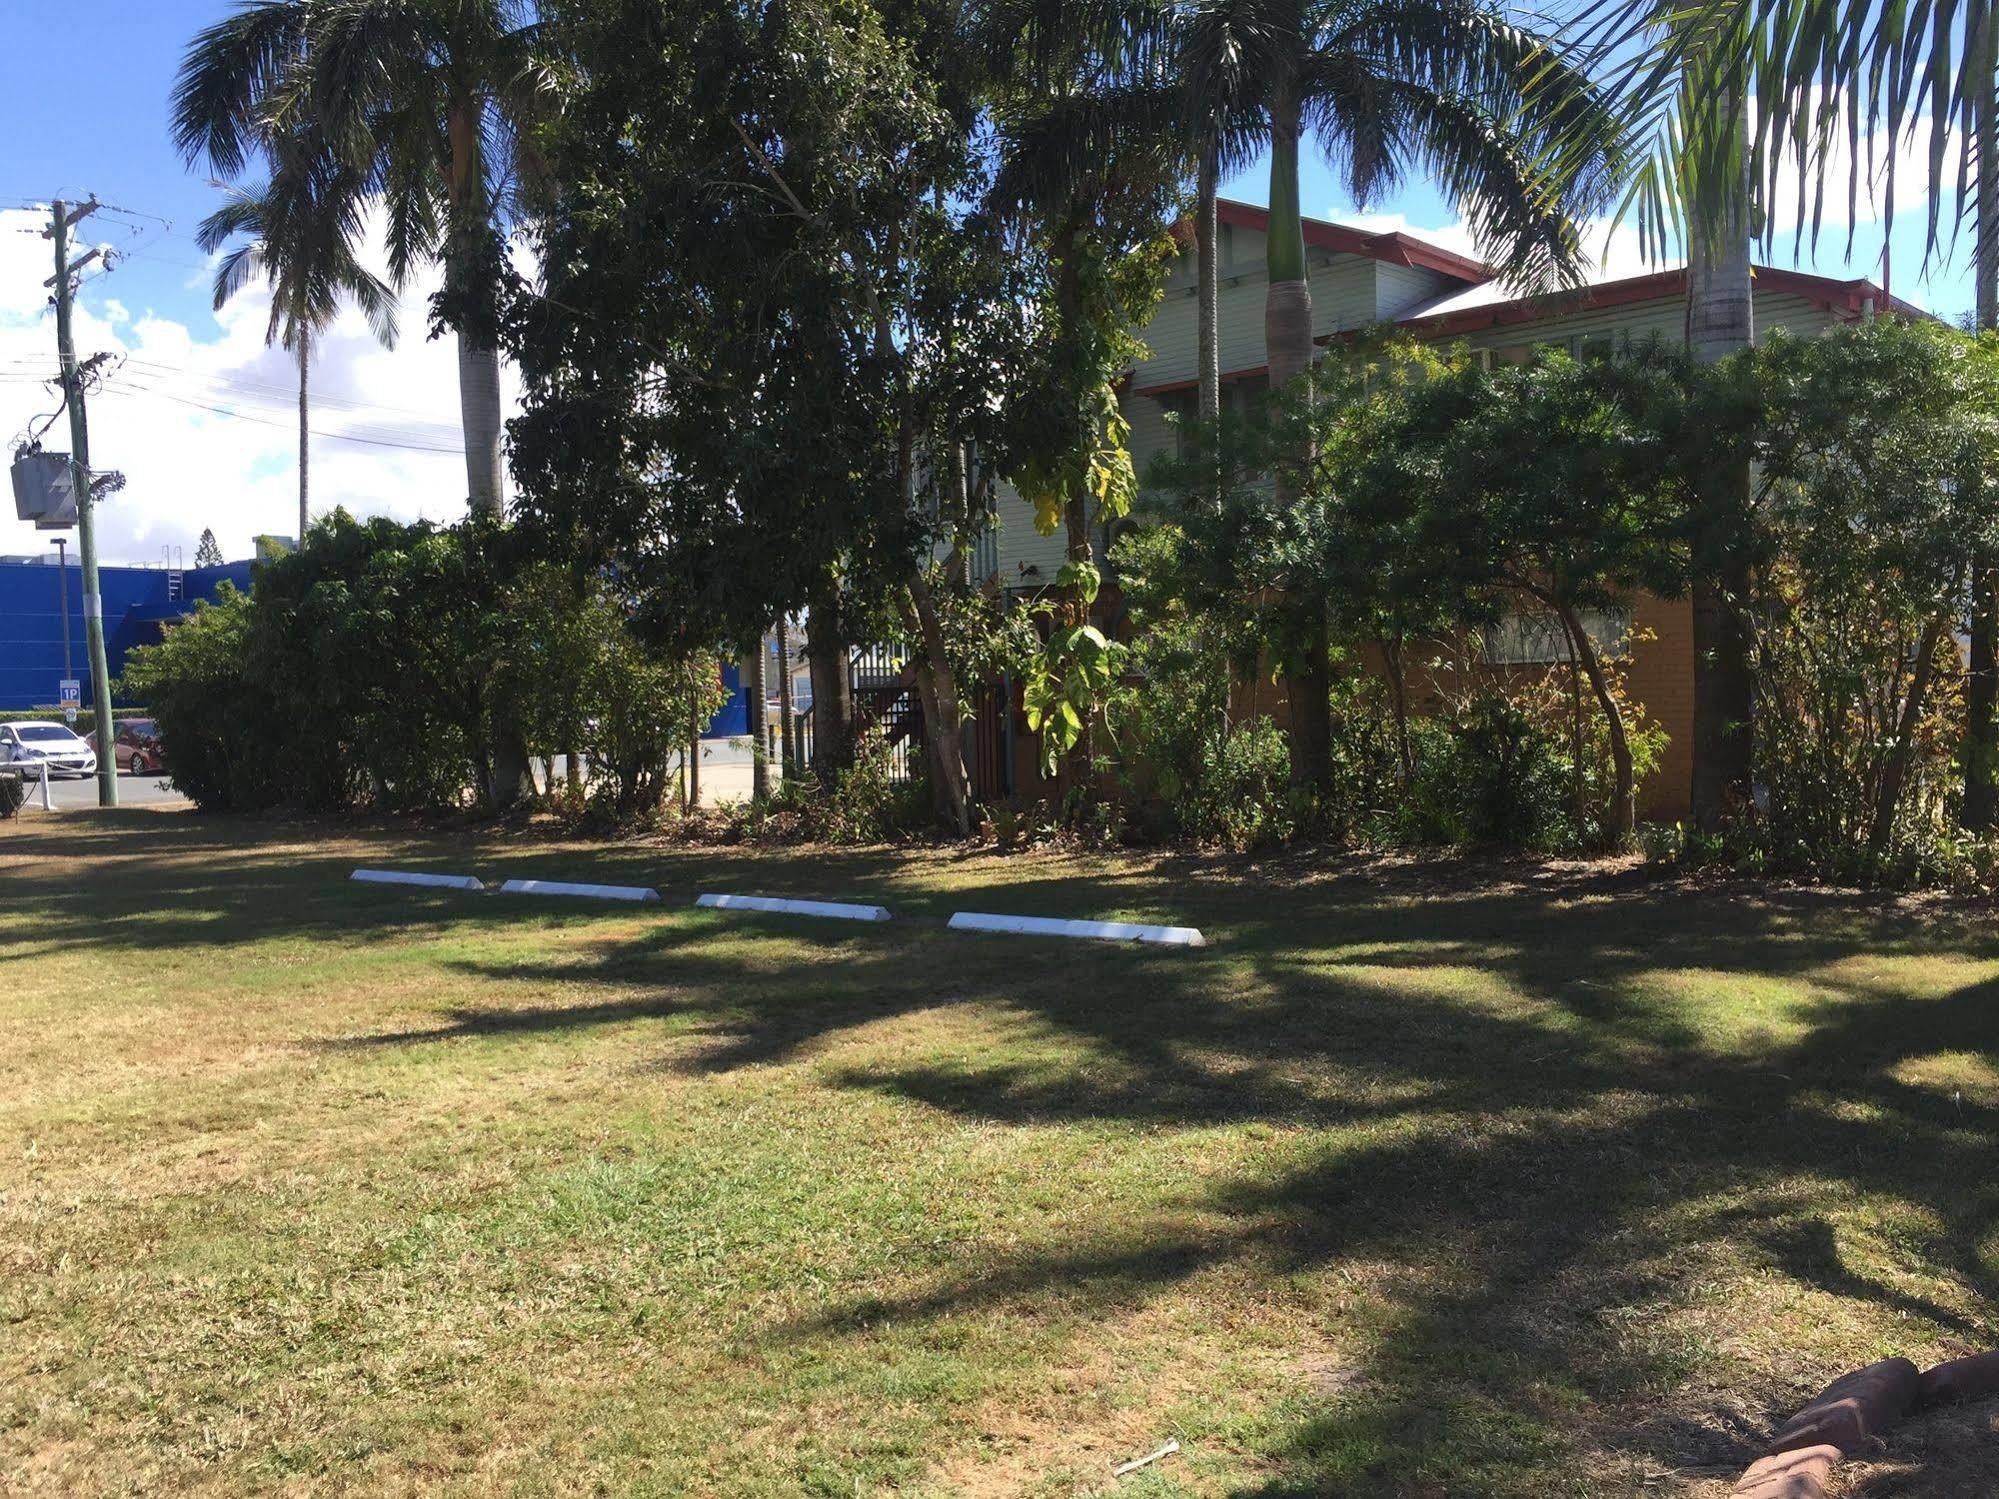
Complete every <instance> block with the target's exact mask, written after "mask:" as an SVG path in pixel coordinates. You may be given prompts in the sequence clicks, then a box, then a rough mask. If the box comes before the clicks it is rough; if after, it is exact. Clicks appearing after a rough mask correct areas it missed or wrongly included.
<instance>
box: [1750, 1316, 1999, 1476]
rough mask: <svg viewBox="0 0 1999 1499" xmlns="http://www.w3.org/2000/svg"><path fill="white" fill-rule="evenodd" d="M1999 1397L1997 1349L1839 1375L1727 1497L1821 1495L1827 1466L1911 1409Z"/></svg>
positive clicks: (1884, 1363)
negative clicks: (1921, 1368) (1926, 1366)
mask: <svg viewBox="0 0 1999 1499" xmlns="http://www.w3.org/2000/svg"><path fill="white" fill-rule="evenodd" d="M1989 1395H1999V1352H1994V1353H1979V1354H1973V1355H1972V1356H1971V1357H1969V1358H1959V1359H1952V1360H1950V1362H1948V1363H1943V1364H1938V1365H1936V1366H1935V1367H1934V1368H1932V1369H1930V1370H1928V1371H1927V1372H1924V1373H1919V1372H1917V1369H1916V1366H1915V1365H1914V1364H1912V1363H1910V1362H1909V1361H1908V1360H1907V1359H1905V1358H1884V1359H1882V1360H1881V1361H1880V1362H1879V1363H1873V1364H1869V1365H1868V1366H1867V1367H1866V1368H1864V1369H1856V1370H1854V1371H1853V1372H1852V1373H1851V1374H1846V1375H1842V1376H1841V1377H1840V1378H1838V1379H1836V1380H1834V1381H1833V1382H1832V1383H1831V1384H1829V1385H1827V1386H1826V1387H1825V1389H1824V1390H1822V1391H1820V1393H1819V1396H1818V1398H1817V1399H1815V1400H1813V1401H1812V1402H1811V1404H1809V1405H1807V1406H1806V1407H1805V1408H1804V1409H1803V1410H1801V1411H1799V1412H1798V1413H1797V1414H1796V1415H1794V1416H1793V1417H1791V1419H1790V1420H1788V1421H1786V1422H1785V1423H1784V1424H1783V1426H1781V1427H1780V1428H1778V1430H1777V1433H1776V1435H1775V1436H1773V1437H1772V1438H1771V1439H1770V1441H1769V1444H1768V1445H1767V1446H1766V1447H1765V1448H1764V1449H1763V1455H1762V1456H1761V1457H1759V1458H1757V1459H1756V1461H1755V1462H1753V1463H1751V1464H1750V1465H1749V1469H1748V1471H1747V1472H1745V1473H1744V1474H1743V1475H1742V1477H1741V1478H1740V1479H1738V1480H1737V1481H1736V1485H1735V1488H1734V1489H1733V1490H1732V1494H1733V1499H1823V1495H1824V1494H1825V1489H1826V1484H1827V1483H1828V1482H1829V1481H1830V1480H1831V1478H1832V1470H1833V1465H1834V1464H1835V1463H1838V1462H1839V1461H1841V1460H1842V1459H1843V1458H1849V1457H1854V1456H1857V1455H1859V1453H1860V1452H1861V1451H1862V1450H1863V1449H1864V1448H1865V1447H1866V1446H1867V1445H1868V1444H1869V1443H1871V1442H1875V1441H1879V1440H1880V1439H1881V1438H1882V1437H1884V1436H1886V1435H1887V1433H1888V1432H1889V1430H1890V1429H1892V1428H1893V1427H1894V1425H1895V1423H1896V1422H1898V1421H1900V1420H1901V1419H1902V1418H1903V1417H1904V1416H1906V1415H1907V1414H1908V1413H1909V1412H1910V1411H1912V1410H1928V1409H1931V1408H1932V1407H1935V1406H1940V1405H1951V1404H1954V1403H1956V1402H1958V1401H1962V1400H1979V1399H1983V1398H1985V1397H1986V1396H1989Z"/></svg>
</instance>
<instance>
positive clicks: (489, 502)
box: [458, 333, 505, 519]
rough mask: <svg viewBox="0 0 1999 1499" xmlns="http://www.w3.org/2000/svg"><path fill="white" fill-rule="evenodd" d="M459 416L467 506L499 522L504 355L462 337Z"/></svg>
mask: <svg viewBox="0 0 1999 1499" xmlns="http://www.w3.org/2000/svg"><path fill="white" fill-rule="evenodd" d="M458 416H459V421H460V422H461V423H462V424H463V426H464V430H465V492H466V499H467V503H468V504H470V506H471V507H472V509H473V510H474V511H476V512H479V513H481V514H485V515H490V516H493V517H494V518H495V519H498V518H499V517H501V516H502V515H504V514H505V509H504V506H503V503H502V498H501V496H502V494H503V492H504V491H503V480H502V476H501V463H500V428H501V420H500V351H499V350H498V349H492V348H482V347H480V346H479V344H478V343H477V342H476V341H475V340H474V339H473V337H472V335H471V334H469V333H460V334H459V335H458Z"/></svg>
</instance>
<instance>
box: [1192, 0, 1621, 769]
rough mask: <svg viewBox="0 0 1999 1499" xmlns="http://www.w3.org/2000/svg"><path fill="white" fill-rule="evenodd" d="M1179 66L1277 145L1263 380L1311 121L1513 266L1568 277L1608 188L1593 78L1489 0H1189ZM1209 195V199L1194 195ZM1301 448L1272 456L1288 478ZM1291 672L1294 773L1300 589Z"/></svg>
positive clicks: (1357, 184)
mask: <svg viewBox="0 0 1999 1499" xmlns="http://www.w3.org/2000/svg"><path fill="white" fill-rule="evenodd" d="M1177 66H1178V68H1179V70H1180V73H1181V76H1182V77H1183V79H1185V80H1186V85H1187V88H1188V91H1189V94H1190V97H1191V99H1192V101H1193V104H1194V109H1195V111H1196V113H1197V116H1200V115H1204V116H1205V117H1206V118H1207V119H1208V120H1210V121H1212V122H1214V123H1213V125H1212V127H1211V128H1210V129H1209V131H1208V132H1206V134H1207V138H1208V139H1209V140H1217V139H1226V138H1227V137H1228V136H1229V135H1230V134H1232V131H1233V120H1234V119H1236V118H1239V117H1240V116H1241V114H1242V113H1243V112H1244V111H1245V110H1250V111H1253V112H1254V113H1255V114H1256V115H1257V116H1259V117H1260V121H1261V130H1260V135H1261V138H1262V139H1261V143H1262V144H1264V145H1266V146H1267V148H1268V151H1269V154H1270V193H1269V202H1270V217H1269V227H1268V234H1267V240H1266V247H1265V252H1264V253H1265V266H1266V270H1267V273H1268V288H1267V291H1266V294H1265V295H1266V301H1265V307H1264V346H1265V359H1266V363H1267V365H1268V368H1269V378H1270V384H1271V386H1272V388H1273V389H1278V388H1282V387H1284V386H1287V385H1289V384H1291V383H1292V382H1293V381H1295V380H1297V379H1298V378H1299V377H1300V376H1302V375H1303V374H1304V373H1305V372H1306V370H1307V369H1309V368H1310V366H1311V364H1312V358H1313V349H1314V343H1313V332H1312V292H1311V286H1310V283H1309V281H1308V280H1307V275H1306V264H1305V234H1304V219H1303V214H1302V211H1301V205H1300V191H1299V153H1300V151H1301V149H1302V147H1303V143H1304V140H1305V137H1306V136H1307V135H1310V136H1311V137H1312V138H1313V139H1314V141H1315V142H1316V143H1317V145H1318V146H1319V149H1320V150H1321V152H1322V153H1323V154H1324V155H1325V157H1326V158H1327V160H1328V161H1329V162H1330V163H1331V164H1332V165H1333V166H1334V168H1335V169H1336V170H1338V171H1339V172H1340V173H1341V175H1342V176H1343V178H1344V182H1345V186H1346V189H1347V191H1348V193H1349V195H1350V196H1351V197H1352V198H1353V199H1354V201H1355V202H1357V203H1362V204H1365V203H1368V202H1371V201H1374V200H1375V199H1377V198H1379V197H1380V196H1382V195H1383V194H1385V193H1387V192H1389V191H1392V190H1393V189H1394V187H1395V186H1396V185H1397V183H1398V182H1399V181H1400V180H1401V179H1402V177H1403V176H1404V174H1405V173H1407V172H1408V171H1410V170H1412V169H1418V170H1423V171H1425V172H1427V173H1428V175H1429V176H1430V177H1432V178H1433V179H1434V180H1435V181H1436V183H1437V184H1438V186H1439V187H1440V188H1442V190H1443V191H1444V193H1445V195H1446V196H1447V197H1449V198H1450V199H1452V200H1453V202H1454V203H1455V204H1456V205H1457V206H1458V208H1459V210H1460V211H1461V212H1463V213H1464V214H1466V216H1467V217H1468V218H1469V220H1470V222H1471V227H1472V230H1473V234H1474V236H1475V238H1476V240H1477V242H1478V245H1479V248H1480V250H1481V251H1482V252H1483V253H1484V254H1485V255H1487V256H1488V258H1490V259H1491V260H1492V261H1494V262H1495V264H1496V265H1497V266H1498V267H1499V268H1500V271H1501V274H1502V275H1503V276H1504V277H1505V278H1507V279H1508V280H1510V281H1513V282H1515V283H1521V284H1532V283H1540V282H1546V281H1549V280H1553V279H1562V280H1569V279H1573V278H1574V277H1575V276H1577V275H1578V274H1579V272H1580V268H1581V261H1582V256H1581V248H1580V235H1579V232H1578V230H1577V227H1576V224H1577V221H1578V220H1579V219H1581V218H1582V217H1584V216H1586V215H1587V214H1588V213H1589V212H1591V211H1593V210H1594V209H1596V208H1597V207H1598V206H1599V205H1601V204H1603V203H1604V202H1606V201H1607V199H1608V195H1609V192H1610V189H1611V185H1612V183H1613V182H1614V180H1615V176H1616V171H1617V166H1618V162H1619V160H1620V149H1619V141H1620V137H1619V134H1618V130H1617V128H1616V126H1615V123H1614V122H1613V120H1612V119H1611V117H1610V115H1609V114H1608V113H1607V112H1606V111H1605V110H1604V108H1603V106H1602V101H1601V100H1600V98H1599V96H1598V91H1597V90H1596V88H1595V86H1594V85H1593V84H1592V83H1591V82H1590V81H1589V79H1588V78H1587V77H1585V76H1584V75H1583V74H1582V73H1581V72H1580V71H1578V70H1576V69H1574V68H1572V67H1571V66H1569V64H1568V63H1566V62H1565V61H1564V60H1563V59H1562V58H1561V57H1559V56H1558V55H1557V54H1556V53H1555V51H1554V50H1553V48H1552V45H1551V43H1550V42H1549V41H1548V39H1546V38H1544V37H1541V36H1539V35H1537V34H1535V33H1534V32H1532V31H1530V30H1527V29H1525V28H1523V27H1520V26H1518V25H1515V24H1513V23H1512V22H1510V21H1509V20H1507V19H1506V17H1505V16H1504V15H1503V14H1502V13H1501V12H1500V11H1498V10H1497V9H1495V8H1492V7H1490V6H1488V5H1487V4H1486V3H1485V0H1190V4H1189V7H1188V14H1187V16H1186V18H1185V21H1184V24H1183V26H1182V29H1181V36H1180V41H1179V46H1178V61H1177ZM1204 207H1205V205H1204ZM1309 457H1310V455H1309V453H1299V454H1296V455H1294V456H1293V462H1292V463H1291V464H1289V465H1282V466H1280V469H1279V472H1278V475H1277V482H1278V484H1279V486H1280V489H1281V488H1284V487H1286V486H1289V485H1292V484H1295V483H1296V482H1297V480H1296V477H1295V476H1296V475H1298V474H1302V472H1303V471H1304V469H1305V467H1306V465H1307V463H1308V461H1309ZM1300 607H1301V610H1302V611H1303V612H1304V615H1305V617H1304V618H1303V620H1302V621H1301V630H1300V640H1301V645H1300V659H1299V663H1298V665H1297V668H1296V669H1295V670H1294V671H1293V672H1292V673H1291V683H1290V688H1291V718H1292V731H1291V744H1292V779H1293V781H1294V782H1295V783H1297V784H1298V785H1300V786H1301V787H1303V788H1305V789H1307V790H1312V791H1318V790H1322V789H1324V788H1325V787H1326V786H1327V785H1328V784H1329V783H1330V780H1331V771H1332V762H1331V718H1330V714H1331V705H1330V693H1331V683H1330V671H1331V667H1330V657H1329V639H1328V636H1327V625H1326V621H1325V620H1324V618H1323V614H1324V611H1323V610H1322V609H1313V608H1312V607H1311V605H1310V603H1309V601H1301V605H1300Z"/></svg>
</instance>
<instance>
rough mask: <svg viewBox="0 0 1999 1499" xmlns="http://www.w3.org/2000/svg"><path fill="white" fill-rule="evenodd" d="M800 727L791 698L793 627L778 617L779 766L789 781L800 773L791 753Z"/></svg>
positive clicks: (795, 706)
mask: <svg viewBox="0 0 1999 1499" xmlns="http://www.w3.org/2000/svg"><path fill="white" fill-rule="evenodd" d="M797 727H798V708H797V705H796V704H795V703H794V702H793V701H792V698H791V627H790V624H789V622H788V621H787V620H786V619H785V617H784V616H783V615H782V614H780V615H778V617H777V736H778V739H779V740H780V744H779V754H778V767H779V769H780V770H781V771H782V773H783V776H784V779H785V780H787V781H789V780H791V779H792V778H793V777H795V776H796V775H797V774H798V767H797V765H796V764H794V763H793V756H792V753H791V747H792V735H793V733H794V732H795V731H796V729H797Z"/></svg>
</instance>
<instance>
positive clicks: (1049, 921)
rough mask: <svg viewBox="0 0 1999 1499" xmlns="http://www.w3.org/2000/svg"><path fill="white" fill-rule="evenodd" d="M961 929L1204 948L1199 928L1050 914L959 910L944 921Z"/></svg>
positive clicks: (952, 926)
mask: <svg viewBox="0 0 1999 1499" xmlns="http://www.w3.org/2000/svg"><path fill="white" fill-rule="evenodd" d="M947 924H948V925H949V926H950V927H951V928H952V929H953V930H954V931H961V932H1014V933H1020V934H1025V935H1027V936H1031V937H1081V938H1086V939H1094V940H1096V941H1100V942H1147V943H1153V944H1156V945H1158V946H1162V947H1206V946H1207V945H1208V939H1207V938H1206V937H1204V936H1202V935H1201V932H1200V929H1199V928H1198V927H1191V926H1148V925H1145V924H1143V923H1140V922H1134V921H1068V920H1063V919H1060V918H1057V917H1052V916H1002V915H998V914H995V913H994V912H991V911H958V912H956V913H954V914H953V915H952V917H951V920H950V921H949V923H947Z"/></svg>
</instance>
